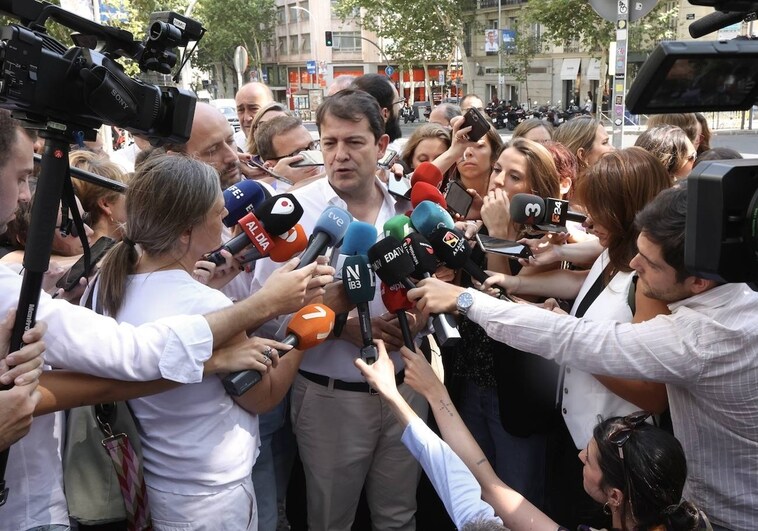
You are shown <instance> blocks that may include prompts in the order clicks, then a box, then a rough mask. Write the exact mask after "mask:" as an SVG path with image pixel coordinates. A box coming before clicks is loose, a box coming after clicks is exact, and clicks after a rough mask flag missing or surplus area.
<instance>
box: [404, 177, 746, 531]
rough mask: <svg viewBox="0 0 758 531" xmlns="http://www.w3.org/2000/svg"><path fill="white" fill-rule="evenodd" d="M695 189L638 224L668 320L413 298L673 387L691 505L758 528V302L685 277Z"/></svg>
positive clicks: (422, 288) (641, 284) (729, 522)
mask: <svg viewBox="0 0 758 531" xmlns="http://www.w3.org/2000/svg"><path fill="white" fill-rule="evenodd" d="M686 216H687V189H686V187H682V186H681V185H680V187H679V188H674V189H670V190H666V191H664V192H662V193H661V194H660V195H659V196H658V197H657V198H656V199H654V200H653V201H652V202H651V203H649V204H648V205H647V207H645V209H643V210H642V212H640V213H639V214H638V215H637V225H638V228H639V229H640V236H639V238H638V239H637V246H638V249H639V252H638V254H637V256H635V257H634V259H632V261H631V266H632V267H633V268H634V269H635V270H636V271H637V273H638V275H639V281H638V283H637V289H641V290H643V292H644V293H645V295H647V296H649V297H653V298H657V299H659V300H662V301H665V302H667V303H668V304H669V308H670V310H671V315H660V316H658V317H655V318H654V319H651V320H649V321H646V322H644V323H639V324H631V323H623V324H622V323H616V322H613V321H609V322H605V321H602V322H601V321H596V322H593V321H590V320H584V319H576V318H574V317H571V316H567V315H558V314H556V313H552V312H548V311H546V310H544V309H541V308H537V307H534V306H531V305H526V304H513V303H512V302H508V301H501V300H498V299H495V298H493V297H490V296H488V295H485V294H484V293H481V292H476V291H474V290H466V291H464V290H462V289H461V288H459V287H457V286H450V285H447V284H444V283H441V282H439V281H436V280H434V279H432V280H424V281H422V282H421V283H420V284H419V287H418V288H416V289H415V290H411V291H410V292H409V294H408V295H409V297H410V298H412V299H418V307H419V309H422V310H423V311H425V312H432V313H440V312H444V311H454V310H456V309H458V311H459V312H463V313H465V314H466V316H467V317H468V318H469V319H471V320H472V321H474V322H476V323H477V324H479V325H480V326H481V327H482V328H484V330H485V331H486V332H487V334H488V335H490V336H491V337H493V338H495V339H497V340H498V341H502V342H506V343H508V344H509V345H513V346H514V347H516V348H524V349H525V348H528V349H529V351H530V352H533V353H535V354H538V355H540V356H543V357H545V358H548V359H554V360H555V361H556V362H558V363H561V364H566V365H570V366H572V367H576V368H578V369H581V370H584V371H587V372H590V373H593V374H606V375H611V376H618V377H622V378H630V379H640V380H650V381H659V382H664V383H666V388H667V391H668V397H669V406H670V409H671V418H672V421H673V424H674V434H675V435H676V436H677V438H678V439H679V440H680V441H681V443H682V446H683V447H684V451H685V455H686V456H687V462H688V469H689V474H688V479H687V484H686V486H685V492H684V495H685V497H686V498H687V499H688V500H690V501H691V502H693V503H694V504H695V505H697V506H698V507H699V508H700V509H702V510H703V511H705V513H706V514H707V515H708V516H709V518H710V519H711V522H712V523H714V529H719V530H720V529H728V530H733V531H748V530H754V529H758V460H756V456H758V385H756V382H757V381H758V327H756V323H758V294H757V293H755V292H753V291H752V290H751V289H750V288H749V287H748V286H747V285H745V284H720V283H718V282H716V281H714V280H709V279H705V278H702V277H699V276H696V275H692V274H691V273H689V272H688V271H687V270H686V269H685V267H684V238H685V237H684V234H685V221H686Z"/></svg>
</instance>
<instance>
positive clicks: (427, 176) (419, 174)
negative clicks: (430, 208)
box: [411, 161, 442, 189]
mask: <svg viewBox="0 0 758 531" xmlns="http://www.w3.org/2000/svg"><path fill="white" fill-rule="evenodd" d="M422 182H423V183H428V184H431V185H432V186H434V187H435V188H437V189H439V187H440V184H442V172H441V171H440V169H439V168H438V167H437V166H435V165H434V164H432V163H431V162H429V161H424V162H422V163H421V164H419V165H418V167H417V168H416V169H415V170H413V175H412V176H411V186H412V187H415V186H416V183H422Z"/></svg>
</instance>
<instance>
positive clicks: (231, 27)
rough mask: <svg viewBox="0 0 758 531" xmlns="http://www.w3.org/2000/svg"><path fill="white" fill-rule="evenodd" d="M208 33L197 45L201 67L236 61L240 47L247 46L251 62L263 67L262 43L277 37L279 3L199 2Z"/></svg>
mask: <svg viewBox="0 0 758 531" xmlns="http://www.w3.org/2000/svg"><path fill="white" fill-rule="evenodd" d="M195 14H196V15H197V18H198V20H200V21H202V23H203V25H204V26H205V27H206V28H210V29H209V31H208V33H207V34H206V36H205V37H203V40H202V41H201V42H200V45H199V46H198V54H197V58H196V59H193V61H194V62H195V64H197V65H198V66H204V67H210V66H211V65H212V64H214V63H226V64H228V65H229V66H230V67H231V66H232V65H233V61H234V50H235V48H236V47H237V46H240V45H242V46H244V47H245V48H247V51H248V54H249V57H250V63H251V64H253V65H256V66H257V67H258V68H260V65H261V63H262V60H261V43H264V42H268V41H270V40H272V39H273V38H274V29H275V26H276V3H275V2H274V0H213V1H212V2H209V1H207V0H206V1H200V2H198V4H197V8H196V10H195Z"/></svg>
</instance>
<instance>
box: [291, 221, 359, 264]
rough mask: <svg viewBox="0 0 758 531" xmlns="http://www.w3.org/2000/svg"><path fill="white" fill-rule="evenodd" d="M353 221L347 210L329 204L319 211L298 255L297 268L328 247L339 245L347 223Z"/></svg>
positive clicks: (311, 260)
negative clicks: (304, 245) (306, 241)
mask: <svg viewBox="0 0 758 531" xmlns="http://www.w3.org/2000/svg"><path fill="white" fill-rule="evenodd" d="M352 221H353V216H351V215H350V213H349V212H348V211H347V210H343V209H341V208H339V207H335V206H330V207H328V208H327V209H326V210H324V211H323V212H322V213H321V216H319V218H318V220H316V225H315V226H314V227H313V234H311V240H310V241H309V242H308V246H307V247H306V248H305V251H303V254H302V255H300V264H299V265H298V266H297V269H300V268H301V267H305V266H307V265H308V264H310V263H311V262H313V261H315V260H316V258H317V257H318V256H320V255H322V254H324V253H325V252H326V250H327V249H328V248H329V247H337V246H339V244H340V242H341V241H342V238H343V237H344V236H345V233H346V232H347V228H348V225H350V223H351V222H352Z"/></svg>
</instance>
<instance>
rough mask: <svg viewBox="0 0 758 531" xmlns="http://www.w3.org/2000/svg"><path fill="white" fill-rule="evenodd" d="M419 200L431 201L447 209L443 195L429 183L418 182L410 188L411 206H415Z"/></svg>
mask: <svg viewBox="0 0 758 531" xmlns="http://www.w3.org/2000/svg"><path fill="white" fill-rule="evenodd" d="M421 201H431V202H432V203H437V204H438V205H439V206H441V207H442V208H445V209H447V201H446V200H445V196H444V195H442V192H440V191H439V190H438V189H437V188H435V187H434V186H432V185H431V184H429V183H425V182H420V183H418V184H416V185H415V186H414V187H413V188H411V206H412V207H413V208H416V206H417V205H418V204H419V203H420V202H421Z"/></svg>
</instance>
